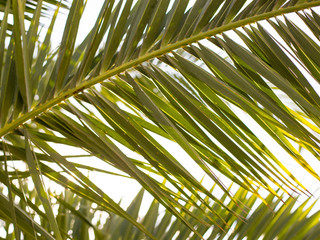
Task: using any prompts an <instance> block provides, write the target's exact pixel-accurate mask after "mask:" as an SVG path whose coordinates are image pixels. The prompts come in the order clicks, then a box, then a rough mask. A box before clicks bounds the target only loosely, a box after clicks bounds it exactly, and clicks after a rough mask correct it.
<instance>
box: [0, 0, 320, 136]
mask: <svg viewBox="0 0 320 240" xmlns="http://www.w3.org/2000/svg"><path fill="white" fill-rule="evenodd" d="M319 5H320V0H317V1H313V2H308V3H303V4H299V5H295V6H292V7H287V8H282V9H278V10H274V11H271V12H267V13H263V14H260V15H256V16H252V17H248V18H246V19H242V20H239V21H236V22H231V23H228V24H226V25H224V26H221V27H217V28H214V29H211V30H208V31H205V32H201V33H199V34H196V35H193V36H191V37H188V38H185V39H183V40H181V41H178V42H175V43H172V44H169V45H167V46H165V47H163V48H160V49H158V50H155V51H153V52H150V53H147V54H145V55H143V56H141V57H139V58H136V59H134V60H131V61H129V62H127V63H124V64H122V65H120V66H118V67H115V68H113V69H110V70H108V71H106V72H105V73H103V74H101V75H99V76H97V77H94V78H92V79H90V80H87V81H85V82H82V83H81V84H79V85H78V86H76V87H74V88H72V89H69V90H67V91H65V92H61V93H60V94H59V95H58V96H56V97H55V98H52V99H50V100H49V101H47V102H45V103H44V104H42V105H40V106H36V107H35V108H34V109H33V110H31V111H30V112H28V113H25V114H23V115H22V116H20V117H18V118H17V119H15V120H14V121H12V122H10V123H8V124H5V125H4V126H3V128H2V129H0V137H2V136H4V135H6V134H8V133H9V132H11V131H13V130H14V129H16V128H17V127H19V126H20V125H22V124H24V123H25V122H27V121H29V120H32V119H34V118H36V117H37V116H38V115H40V114H41V113H43V112H45V111H47V110H49V109H50V108H52V107H54V106H56V105H58V104H59V103H61V102H63V101H64V100H65V99H68V98H70V97H72V96H75V95H76V94H78V93H79V92H81V91H83V90H85V89H88V88H90V87H91V86H93V85H95V84H97V83H100V82H102V81H104V80H106V79H107V78H110V77H112V76H115V75H117V74H119V73H121V72H123V71H125V70H128V69H130V68H132V67H134V66H137V65H139V64H141V63H143V62H145V61H148V60H150V59H152V58H155V57H159V56H161V55H163V54H166V53H169V52H171V51H173V50H175V49H178V48H181V47H183V46H187V45H189V44H191V43H194V42H197V41H199V40H202V39H205V38H208V37H211V36H214V35H217V34H220V33H223V32H226V31H228V30H232V29H236V28H238V27H241V26H245V25H248V24H251V23H255V22H258V21H261V20H265V19H269V18H272V17H276V16H279V15H282V14H286V13H292V12H296V11H299V10H303V9H307V8H311V7H315V6H319Z"/></svg>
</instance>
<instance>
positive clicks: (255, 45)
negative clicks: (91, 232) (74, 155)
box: [0, 0, 320, 238]
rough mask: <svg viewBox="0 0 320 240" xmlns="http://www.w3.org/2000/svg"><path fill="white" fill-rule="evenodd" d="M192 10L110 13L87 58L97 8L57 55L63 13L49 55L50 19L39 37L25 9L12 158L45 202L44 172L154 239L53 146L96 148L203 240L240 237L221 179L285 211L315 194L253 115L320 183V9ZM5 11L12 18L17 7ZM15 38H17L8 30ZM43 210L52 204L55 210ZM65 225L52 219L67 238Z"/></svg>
mask: <svg viewBox="0 0 320 240" xmlns="http://www.w3.org/2000/svg"><path fill="white" fill-rule="evenodd" d="M188 4H189V1H188V0H186V1H182V0H181V1H180V0H179V1H178V0H177V1H173V2H172V5H171V4H169V1H166V0H163V1H155V0H154V1H143V0H140V1H136V2H133V1H119V2H115V1H112V0H107V1H105V3H104V4H103V5H102V8H101V11H100V14H99V16H98V17H97V20H96V23H95V25H94V27H93V28H92V30H91V31H90V33H89V34H88V36H87V37H86V38H85V39H84V40H83V42H82V43H81V44H80V45H79V46H75V40H76V38H77V32H78V31H79V24H80V17H81V13H82V11H83V5H84V2H83V1H73V2H72V4H71V7H70V12H69V15H68V19H67V22H66V26H65V29H64V33H63V38H62V42H61V45H60V47H59V48H57V49H56V50H55V51H53V52H51V51H50V48H49V45H50V44H49V43H50V37H51V31H52V29H53V26H54V22H55V18H56V15H57V11H56V12H55V13H54V14H53V17H52V21H51V24H50V26H49V28H48V30H47V34H46V36H47V37H46V38H45V40H44V42H43V43H39V42H37V41H35V40H34V39H35V36H37V33H38V27H39V24H40V22H39V14H40V7H39V6H38V8H36V10H35V12H34V17H33V20H32V24H31V25H30V27H29V28H28V29H26V28H25V25H24V13H25V12H26V11H28V8H27V5H24V4H23V3H22V1H17V2H14V4H12V7H13V15H14V26H13V31H14V32H13V36H12V37H11V36H9V37H8V38H10V39H8V40H9V41H8V42H9V44H4V42H5V41H4V40H5V38H6V37H7V36H6V35H5V34H4V31H1V32H0V34H1V35H0V36H1V40H0V47H1V49H0V52H3V53H4V54H0V57H1V59H0V60H1V63H2V64H1V66H2V68H1V75H0V77H1V92H0V99H1V118H0V120H1V121H0V124H1V129H0V136H2V137H3V140H2V141H3V143H5V144H6V145H7V148H2V151H3V152H6V153H5V156H10V158H12V159H13V160H22V161H24V162H27V165H28V166H29V169H30V171H31V172H32V173H31V174H30V175H31V177H32V178H33V179H34V184H35V185H36V188H37V189H38V194H40V195H41V194H42V192H43V190H44V189H43V186H42V183H41V181H39V179H38V177H37V176H36V175H37V174H35V172H39V173H41V174H43V175H44V176H46V177H47V178H49V179H51V180H53V181H55V182H56V183H58V184H60V185H62V186H63V187H64V188H69V189H71V190H72V191H73V192H74V193H76V194H78V195H79V196H81V197H84V198H86V199H87V200H90V201H93V202H95V203H96V204H98V205H100V206H101V207H102V208H103V209H104V210H106V211H111V212H114V213H115V214H118V215H120V216H122V217H124V218H126V219H127V220H128V221H129V222H131V223H132V224H134V225H135V226H136V227H137V228H138V229H140V230H141V231H142V232H144V233H145V234H147V235H148V236H150V237H151V238H152V237H154V236H153V235H152V234H151V233H150V231H148V230H147V229H146V228H145V227H144V226H143V225H142V224H141V223H139V222H137V221H136V219H135V218H134V217H132V216H130V214H128V213H127V212H125V211H124V210H123V209H122V208H121V207H119V205H118V204H116V203H115V202H113V200H112V199H111V198H110V197H109V196H108V195H107V194H106V193H105V192H103V191H102V190H101V189H100V188H99V187H97V186H96V185H95V184H94V183H93V182H92V181H91V180H90V179H88V178H87V177H86V176H84V174H83V173H81V172H80V171H79V169H78V168H79V167H80V166H82V167H84V168H87V169H90V167H89V166H88V167H85V166H84V165H85V164H84V165H83V164H82V165H79V164H74V163H72V162H71V161H69V160H68V159H67V158H68V157H67V156H63V154H62V153H60V152H59V150H58V149H54V148H53V147H51V146H50V144H52V142H59V143H60V144H62V145H64V146H66V147H78V148H79V149H83V150H85V151H86V152H87V153H88V155H90V156H94V157H97V158H99V159H100V160H101V161H102V162H104V163H107V164H109V165H110V166H112V167H115V168H117V169H118V170H120V171H121V172H122V173H123V174H125V175H127V176H130V177H131V178H134V179H135V180H136V181H138V182H139V183H140V184H141V185H142V186H143V187H144V188H145V189H146V190H147V191H148V192H149V193H150V194H151V195H152V196H153V197H154V198H155V199H156V200H157V201H158V202H159V203H160V204H162V205H163V206H164V207H166V209H167V210H168V211H169V212H170V214H173V215H174V216H175V217H176V218H177V219H179V221H181V222H182V223H183V224H185V226H187V227H188V228H189V230H188V231H193V232H194V234H195V236H198V237H200V236H201V235H202V234H203V233H202V232H200V231H199V229H198V228H196V227H195V225H194V224H191V222H192V221H196V222H198V223H201V224H203V225H208V226H210V225H212V224H214V225H216V226H220V227H222V226H223V225H224V224H227V222H226V220H225V218H224V215H223V211H224V213H225V214H227V215H228V216H230V218H232V219H233V218H236V217H240V218H241V216H242V215H241V214H240V213H239V211H242V210H241V209H242V208H243V207H242V204H241V203H240V202H239V199H237V197H236V196H234V197H233V196H232V194H231V193H230V192H229V190H228V188H226V187H225V186H224V183H223V182H222V180H221V179H220V178H218V177H217V175H220V174H222V175H223V176H225V177H227V178H229V179H230V180H232V181H234V182H235V183H237V184H238V185H239V186H241V187H243V189H245V190H248V191H251V192H252V193H253V194H254V196H256V197H257V198H260V199H264V198H263V197H262V196H261V195H260V193H259V191H257V188H256V187H255V186H257V185H258V186H260V187H261V188H263V189H266V190H267V191H269V192H270V193H272V194H273V195H275V196H277V197H278V198H282V195H281V194H279V193H278V192H277V191H275V188H276V187H277V188H280V189H281V191H283V192H284V193H287V194H291V191H292V190H295V191H298V192H302V193H308V189H307V188H306V187H305V186H304V185H303V184H302V183H300V182H299V180H298V179H297V178H296V176H295V174H293V173H292V172H290V171H289V170H288V169H287V168H286V166H285V165H284V164H283V163H282V162H281V161H280V160H279V159H278V158H277V156H275V155H274V153H273V152H272V149H269V148H268V147H267V146H266V145H265V143H264V141H261V140H260V139H259V137H258V136H257V135H256V134H255V131H254V129H252V127H250V126H248V124H247V123H246V122H245V121H243V120H242V118H241V117H240V116H239V113H240V112H241V113H246V114H247V116H249V117H250V119H252V120H253V121H254V122H255V123H256V124H258V125H259V126H260V127H261V128H262V129H263V130H264V131H265V132H266V133H267V134H268V135H269V136H270V137H271V138H273V139H274V141H275V142H276V143H277V144H278V145H279V146H280V147H282V149H284V151H286V152H287V153H288V154H289V155H290V156H291V158H292V159H291V161H296V162H297V163H298V164H300V166H301V168H302V169H305V170H306V171H308V172H309V174H310V175H311V176H312V177H314V178H316V179H318V180H319V176H318V174H317V170H316V169H314V168H313V167H311V166H310V165H309V163H308V161H307V160H306V159H304V157H303V155H302V154H301V153H300V150H301V149H305V150H306V151H308V152H309V153H310V154H312V155H313V156H314V157H315V158H316V159H319V152H320V151H319V142H320V140H319V136H318V134H319V114H320V109H319V104H318V100H319V96H318V93H317V87H318V84H319V81H318V79H319V61H318V60H319V59H318V56H319V54H318V52H320V50H319V45H318V42H317V41H318V40H317V39H319V31H318V30H319V24H320V23H319V15H318V13H317V11H316V8H314V9H312V10H307V9H310V8H312V7H316V6H319V4H320V1H311V2H310V1H272V2H268V1H267V2H265V1H259V0H257V1H243V0H239V1H223V0H221V1H215V0H207V1H196V2H195V4H194V5H193V6H191V7H190V8H188ZM4 11H5V16H7V15H8V14H9V12H10V6H9V5H7V7H6V9H5V10H4ZM289 13H293V14H295V15H296V17H298V18H299V19H301V20H302V21H304V22H305V23H306V26H308V27H309V28H310V29H311V34H313V35H314V36H311V35H310V34H309V35H308V34H307V33H306V32H307V31H306V30H305V28H303V27H299V26H297V25H295V24H294V23H293V22H292V20H291V18H290V16H289ZM286 14H288V16H287V15H286ZM282 16H284V17H282ZM4 20H6V17H4ZM262 20H267V21H266V22H265V21H262ZM2 27H3V28H4V29H5V28H7V26H6V22H5V21H3V22H2ZM80 28H81V26H80ZM271 31H275V32H277V36H276V37H274V36H272V35H271ZM234 36H237V38H239V41H238V40H237V41H234V39H233V38H234ZM104 40H105V42H104ZM36 49H37V50H36ZM2 50H3V51H2ZM302 69H303V70H302ZM281 94H283V95H284V96H285V97H283V96H282V97H281ZM285 101H289V102H290V104H286V102H285ZM124 106H125V107H124ZM22 126H23V127H22ZM157 135H160V136H161V137H164V138H166V139H168V140H169V141H171V143H175V144H178V145H180V147H181V148H182V149H183V150H184V151H185V152H186V153H187V154H188V155H189V156H190V158H191V159H192V161H193V162H194V163H193V164H195V165H196V166H198V167H199V168H200V169H202V171H203V172H204V173H205V174H206V176H208V177H209V178H210V179H211V181H212V182H214V183H216V184H217V186H219V187H220V189H221V190H222V191H223V192H224V194H226V196H228V197H230V198H231V202H232V204H233V205H232V207H231V206H230V205H228V204H225V203H224V201H221V200H220V199H219V198H218V197H217V196H216V195H215V194H213V193H212V192H210V191H209V190H208V189H207V188H206V187H205V186H204V185H203V184H202V183H201V182H200V181H199V179H197V178H196V177H194V176H193V175H192V171H191V172H190V169H188V167H186V166H185V165H184V164H183V163H182V162H180V161H179V160H178V159H177V158H175V157H174V156H173V154H172V153H170V152H169V151H168V150H167V149H166V146H163V145H162V144H161V143H159V142H158V140H157V137H156V136H157ZM124 148H125V149H126V150H124ZM128 152H130V153H135V154H138V155H139V160H138V159H133V158H129V157H128ZM38 156H39V157H38ZM6 159H9V158H6V157H4V158H3V160H4V161H6ZM140 159H142V160H140ZM36 160H37V161H38V163H37V167H35V166H36V164H35V163H34V161H36ZM49 163H50V164H52V163H53V165H54V166H55V167H59V168H60V169H62V170H63V172H64V174H66V175H67V176H68V177H69V178H70V179H68V177H66V176H64V175H63V174H61V173H60V172H58V171H55V170H53V169H52V165H50V164H49ZM37 168H38V169H37ZM103 170H104V169H102V171H103ZM150 172H152V173H153V174H155V176H156V177H154V178H153V177H152V176H153V175H149V173H150ZM7 174H8V171H7ZM16 176H19V175H18V174H16ZM159 176H161V178H160V180H159ZM163 179H165V180H166V182H167V184H164V183H163V181H162V180H163ZM7 186H11V185H10V184H8V183H7ZM169 186H170V187H169ZM41 201H42V204H43V205H44V206H49V205H50V197H49V198H48V199H45V198H41ZM210 201H214V202H215V203H216V204H218V206H219V208H217V207H212V205H210V204H209V202H210ZM263 201H264V202H265V203H267V204H268V203H269V204H270V201H268V200H263ZM187 203H188V204H192V206H193V208H194V209H196V210H194V211H191V210H190V208H189V205H188V207H187V205H186V204H187ZM220 208H222V209H223V210H221V209H220ZM237 209H240V210H237ZM45 210H46V212H47V213H50V212H51V211H50V210H49V208H46V207H45ZM195 211H198V212H199V214H200V213H201V214H204V216H205V218H201V217H199V215H198V214H195ZM198 212H197V213H198ZM51 215H52V214H51V213H50V214H49V216H48V220H49V222H50V224H51V226H52V227H53V229H55V234H57V233H58V232H59V229H58V228H57V226H56V223H55V220H54V218H53V217H52V216H51ZM177 224H178V223H177ZM17 225H18V226H19V222H18V224H17ZM178 225H179V224H178ZM178 225H175V227H176V228H178ZM218 228H219V227H218ZM77 229H78V230H79V228H77ZM78 230H77V231H78ZM37 231H38V230H37ZM169 235H170V234H169ZM169 235H168V236H169ZM170 236H172V235H170Z"/></svg>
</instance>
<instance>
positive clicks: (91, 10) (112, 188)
mask: <svg viewBox="0 0 320 240" xmlns="http://www.w3.org/2000/svg"><path fill="white" fill-rule="evenodd" d="M102 4H103V0H88V3H87V6H86V8H85V11H84V14H83V17H82V20H81V22H80V28H79V29H80V31H79V33H78V41H77V43H76V45H77V44H79V43H80V42H81V39H83V38H84V37H85V36H86V35H87V34H88V32H89V30H90V29H91V27H92V26H93V25H94V23H95V21H96V17H97V16H98V14H99V11H100V8H101V6H102ZM66 17H67V16H66V14H63V13H60V14H59V16H58V18H57V24H56V26H55V28H54V30H53V34H52V36H53V39H52V41H53V43H54V44H58V43H59V42H60V40H61V38H62V34H63V27H64V22H65V20H66ZM235 111H237V114H239V116H240V117H241V118H242V119H243V120H244V121H245V122H246V123H247V125H248V126H249V127H250V128H251V129H252V130H253V131H254V132H255V133H256V135H257V136H258V137H259V138H260V139H262V140H263V141H264V143H265V144H266V145H267V146H268V147H269V149H270V150H271V151H272V152H273V153H274V154H275V155H276V156H277V157H278V158H279V159H280V160H281V161H282V162H283V163H284V165H285V166H286V167H287V168H288V169H289V170H290V171H292V172H293V173H295V175H296V177H297V178H298V179H299V180H300V181H301V182H302V183H303V184H305V186H306V187H307V188H308V189H309V190H310V192H312V193H313V194H315V196H319V191H316V190H317V189H318V188H319V186H320V184H319V182H317V181H316V180H315V179H314V178H312V177H310V176H309V175H308V174H307V173H306V172H305V171H304V170H302V169H301V168H298V167H297V164H296V163H295V162H293V161H292V159H291V157H290V156H289V155H288V154H287V153H286V152H285V151H284V150H283V149H282V148H281V147H279V146H278V144H277V143H275V142H274V140H272V139H271V137H269V136H268V134H266V133H265V132H264V131H263V130H262V129H261V128H260V126H259V125H258V124H256V123H255V121H253V120H252V119H251V118H250V117H248V116H247V115H246V114H244V113H243V112H241V111H240V110H236V109H235ZM159 142H161V143H163V144H164V145H165V146H166V148H167V149H168V150H169V151H170V152H171V153H172V154H173V155H174V156H175V157H176V158H177V159H179V160H181V161H183V162H184V166H186V168H187V169H192V171H193V173H194V175H195V176H196V178H197V179H201V178H202V176H203V175H204V173H203V172H202V171H201V170H199V167H198V166H195V165H194V164H193V163H192V160H191V159H190V157H189V156H188V155H187V154H186V153H185V152H184V151H183V150H182V149H181V148H180V147H179V146H178V145H177V144H175V143H172V142H170V141H168V140H164V139H160V137H159ZM304 156H305V157H306V159H307V160H308V161H309V163H310V164H311V165H312V166H314V167H315V169H320V164H319V161H317V160H315V159H314V157H313V156H311V154H308V153H307V152H306V151H305V152H304ZM94 164H96V163H94ZM89 176H90V178H91V179H92V180H93V181H94V182H95V183H96V184H97V185H98V186H99V187H101V188H102V189H103V190H104V191H106V193H108V194H109V195H110V196H111V197H113V198H114V200H115V201H119V200H120V199H121V198H122V197H123V199H122V206H123V207H126V206H128V204H129V203H130V202H131V201H132V199H133V197H134V196H135V195H136V193H137V192H138V190H139V189H140V186H139V184H137V183H136V182H135V181H132V180H130V179H126V178H121V177H113V176H107V175H106V174H100V173H95V172H94V173H90V175H89ZM222 179H224V181H226V179H225V178H222ZM211 183H212V182H211V181H208V182H207V183H205V184H207V186H208V188H209V187H211ZM224 183H225V184H226V185H228V184H229V183H230V181H228V182H224ZM151 199H152V198H150V197H149V198H148V200H147V201H148V202H150V201H151Z"/></svg>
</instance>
